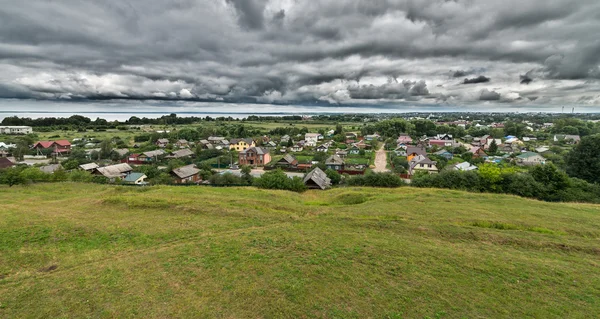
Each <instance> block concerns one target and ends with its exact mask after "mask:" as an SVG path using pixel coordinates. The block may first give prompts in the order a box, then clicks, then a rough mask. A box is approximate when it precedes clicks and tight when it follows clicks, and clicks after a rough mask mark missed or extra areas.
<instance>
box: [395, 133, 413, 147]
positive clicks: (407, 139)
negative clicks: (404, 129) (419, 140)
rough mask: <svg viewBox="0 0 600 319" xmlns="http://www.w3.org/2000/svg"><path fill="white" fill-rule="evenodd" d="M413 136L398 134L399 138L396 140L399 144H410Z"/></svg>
mask: <svg viewBox="0 0 600 319" xmlns="http://www.w3.org/2000/svg"><path fill="white" fill-rule="evenodd" d="M412 141H413V140H412V137H410V136H409V135H408V134H400V136H398V139H397V140H396V143H397V144H398V145H400V144H405V145H407V144H410V143H412Z"/></svg>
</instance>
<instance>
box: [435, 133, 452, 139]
mask: <svg viewBox="0 0 600 319" xmlns="http://www.w3.org/2000/svg"><path fill="white" fill-rule="evenodd" d="M433 139H434V140H442V141H452V140H453V139H452V134H437V135H436V136H435V137H434V138H433Z"/></svg>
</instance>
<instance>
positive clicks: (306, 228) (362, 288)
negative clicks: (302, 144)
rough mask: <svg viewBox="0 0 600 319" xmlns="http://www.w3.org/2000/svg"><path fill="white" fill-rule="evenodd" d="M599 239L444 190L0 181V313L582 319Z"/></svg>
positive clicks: (547, 214)
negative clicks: (288, 189) (290, 189)
mask: <svg viewBox="0 0 600 319" xmlns="http://www.w3.org/2000/svg"><path fill="white" fill-rule="evenodd" d="M599 239H600V206H594V205H586V204H553V203H544V202H538V201H533V200H527V199H522V198H518V197H513V196H500V195H490V194H472V193H464V192H458V191H448V190H428V189H415V188H400V189H394V190H387V189H373V188H346V189H334V190H329V191H325V192H316V191H314V192H313V191H310V192H306V193H304V194H296V193H291V192H284V191H266V190H257V189H253V188H209V187H147V188H131V187H114V186H101V185H92V184H72V183H62V184H39V185H31V186H22V187H12V188H8V187H0V318H81V317H92V318H115V317H118V318H126V317H141V318H171V317H190V318H199V317H200V318H215V317H217V318H524V317H537V318H591V317H595V316H596V315H597V314H599V313H600V275H599V274H600V240H599Z"/></svg>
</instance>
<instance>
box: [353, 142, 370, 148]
mask: <svg viewBox="0 0 600 319" xmlns="http://www.w3.org/2000/svg"><path fill="white" fill-rule="evenodd" d="M353 145H354V146H356V147H358V148H360V149H361V150H364V149H369V148H371V145H369V144H367V143H366V142H365V140H360V141H358V142H357V143H354V144H353Z"/></svg>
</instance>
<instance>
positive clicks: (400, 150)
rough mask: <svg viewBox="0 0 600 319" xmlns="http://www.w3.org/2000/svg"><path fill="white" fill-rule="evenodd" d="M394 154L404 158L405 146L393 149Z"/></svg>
mask: <svg viewBox="0 0 600 319" xmlns="http://www.w3.org/2000/svg"><path fill="white" fill-rule="evenodd" d="M394 154H396V156H406V146H405V147H402V146H398V147H396V148H395V149H394Z"/></svg>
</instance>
